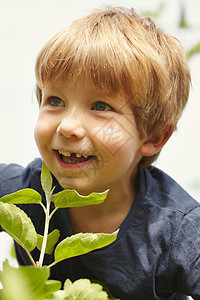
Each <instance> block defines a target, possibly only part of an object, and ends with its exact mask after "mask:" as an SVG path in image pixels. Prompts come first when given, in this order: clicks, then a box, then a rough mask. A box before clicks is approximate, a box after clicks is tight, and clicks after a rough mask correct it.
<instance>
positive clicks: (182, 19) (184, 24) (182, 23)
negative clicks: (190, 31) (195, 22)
mask: <svg viewBox="0 0 200 300" xmlns="http://www.w3.org/2000/svg"><path fill="white" fill-rule="evenodd" d="M180 11H181V15H180V20H179V24H178V26H179V27H180V28H190V27H191V26H190V25H189V24H188V22H187V18H186V10H185V6H183V5H181V9H180Z"/></svg>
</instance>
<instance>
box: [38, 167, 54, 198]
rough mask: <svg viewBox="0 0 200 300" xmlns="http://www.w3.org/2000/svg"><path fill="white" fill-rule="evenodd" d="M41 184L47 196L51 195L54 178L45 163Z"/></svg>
mask: <svg viewBox="0 0 200 300" xmlns="http://www.w3.org/2000/svg"><path fill="white" fill-rule="evenodd" d="M41 184H42V188H43V190H44V192H45V193H46V194H49V193H51V189H52V176H51V173H50V172H49V170H48V168H47V167H46V165H45V163H44V162H43V164H42V172H41Z"/></svg>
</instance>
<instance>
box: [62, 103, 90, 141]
mask: <svg viewBox="0 0 200 300" xmlns="http://www.w3.org/2000/svg"><path fill="white" fill-rule="evenodd" d="M57 133H58V134H59V135H61V136H64V137H66V138H71V137H76V138H78V139H82V138H83V137H84V136H85V127H84V126H83V114H82V113H81V112H80V111H78V110H76V109H73V110H72V111H71V112H69V111H68V112H67V113H65V114H64V115H63V116H62V118H61V121H60V123H59V125H58V127H57Z"/></svg>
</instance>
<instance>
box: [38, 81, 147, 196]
mask: <svg viewBox="0 0 200 300" xmlns="http://www.w3.org/2000/svg"><path fill="white" fill-rule="evenodd" d="M35 139H36V143H37V146H38V148H39V151H40V153H41V156H42V158H43V160H44V162H45V164H46V166H47V167H48V168H49V170H50V171H51V172H52V174H53V175H54V176H55V177H56V178H57V180H58V182H59V183H60V185H61V186H62V187H63V188H64V189H68V188H70V189H76V190H77V191H78V192H79V193H81V194H83V195H84V194H89V193H91V192H101V191H104V190H105V189H108V188H109V189H119V188H120V187H122V186H127V185H132V184H133V183H132V182H131V176H132V175H134V174H136V172H137V165H138V162H139V161H140V159H141V157H142V155H141V154H140V152H139V150H140V147H141V145H142V144H143V142H144V141H143V140H141V138H140V136H139V132H138V130H137V127H136V124H135V119H134V115H133V112H132V109H131V106H130V103H128V102H126V101H125V100H124V99H122V98H121V97H119V96H114V95H106V94H102V93H100V92H99V91H97V90H96V89H94V88H92V87H90V85H87V84H85V85H82V84H77V85H76V86H73V85H71V84H68V83H64V84H61V83H60V84H57V85H54V86H53V85H48V86H45V87H44V88H43V89H42V103H41V106H40V112H39V118H38V121H37V124H36V128H35Z"/></svg>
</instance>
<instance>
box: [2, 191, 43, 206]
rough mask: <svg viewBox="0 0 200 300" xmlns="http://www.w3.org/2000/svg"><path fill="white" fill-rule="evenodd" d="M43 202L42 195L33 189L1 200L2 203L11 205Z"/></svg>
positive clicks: (18, 192)
mask: <svg viewBox="0 0 200 300" xmlns="http://www.w3.org/2000/svg"><path fill="white" fill-rule="evenodd" d="M41 201H42V197H41V195H40V194H39V193H38V192H36V191H35V190H33V189H23V190H19V191H17V192H15V193H12V194H9V195H6V196H4V197H2V198H0V202H3V203H9V204H33V203H40V202H41Z"/></svg>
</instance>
